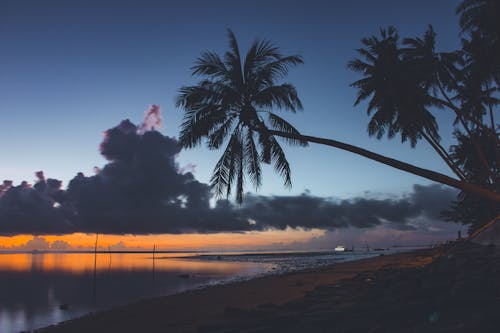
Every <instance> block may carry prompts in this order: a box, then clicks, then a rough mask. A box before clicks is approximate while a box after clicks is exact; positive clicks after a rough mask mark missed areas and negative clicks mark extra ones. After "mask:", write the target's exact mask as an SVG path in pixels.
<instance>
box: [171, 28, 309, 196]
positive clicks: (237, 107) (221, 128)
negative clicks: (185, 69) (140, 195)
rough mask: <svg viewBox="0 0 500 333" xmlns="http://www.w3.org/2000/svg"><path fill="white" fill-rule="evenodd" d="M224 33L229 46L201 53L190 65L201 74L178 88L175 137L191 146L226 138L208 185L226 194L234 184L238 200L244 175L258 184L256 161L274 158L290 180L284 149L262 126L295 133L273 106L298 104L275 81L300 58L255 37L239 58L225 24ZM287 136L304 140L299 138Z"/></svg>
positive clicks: (290, 89)
mask: <svg viewBox="0 0 500 333" xmlns="http://www.w3.org/2000/svg"><path fill="white" fill-rule="evenodd" d="M228 35H229V50H228V51H227V52H226V53H225V54H224V55H223V56H220V55H218V54H217V53H214V52H204V53H202V54H201V56H200V57H199V58H198V59H197V60H196V62H195V65H194V66H193V67H192V68H191V70H192V75H194V76H199V77H201V78H202V80H201V81H200V82H198V84H196V85H193V86H184V87H182V88H180V90H179V95H178V97H177V106H178V107H181V108H183V109H184V112H185V113H184V121H183V123H182V125H181V132H180V138H179V141H180V143H181V145H182V146H183V147H185V148H192V147H195V146H198V145H200V144H201V143H202V141H203V139H205V140H206V144H207V146H208V148H209V149H219V148H220V147H221V146H222V145H223V144H224V143H225V142H227V144H226V148H225V149H224V152H223V153H222V156H221V158H220V159H219V161H218V162H217V164H216V166H215V168H214V170H213V174H212V178H211V181H210V183H211V184H210V185H211V187H212V189H213V190H214V192H215V194H216V195H217V196H218V197H221V196H226V197H228V196H229V195H230V193H231V191H232V190H233V189H234V186H236V199H237V201H238V202H239V203H241V202H242V200H243V186H244V181H245V178H246V176H248V177H249V179H250V181H251V183H253V185H254V187H255V188H256V189H257V188H258V187H259V186H260V185H261V174H262V173H261V163H265V164H271V163H272V164H274V169H275V171H276V172H277V173H278V174H279V175H280V176H281V177H282V178H283V180H284V185H285V186H286V187H290V186H291V175H290V166H289V163H288V161H287V159H286V156H285V153H284V152H283V149H282V148H281V146H280V144H279V143H278V141H277V140H276V138H275V137H274V136H273V135H271V134H269V133H268V132H267V131H268V130H269V129H271V130H279V131H281V132H286V133H291V134H296V135H300V133H299V132H298V131H297V129H295V128H294V127H293V126H292V125H291V124H290V123H288V122H287V121H286V120H284V119H283V118H281V117H280V116H278V115H277V114H276V113H274V112H273V111H275V110H284V111H291V112H296V111H297V110H301V109H302V103H301V101H300V99H299V97H298V95H297V91H296V89H295V87H294V86H293V85H292V84H290V83H279V82H278V81H279V80H280V79H283V78H285V77H286V76H287V74H288V70H289V69H290V68H291V67H293V66H296V65H299V64H302V63H303V60H302V58H301V57H300V56H298V55H291V56H284V55H282V54H281V53H280V52H279V49H278V48H277V47H276V46H275V45H273V44H272V43H271V42H269V41H268V40H256V41H255V42H254V43H253V44H252V45H251V47H250V49H249V50H248V52H247V54H246V55H245V57H244V58H242V56H241V55H240V50H239V47H238V43H237V40H236V37H235V36H234V34H233V32H232V31H231V30H229V31H228ZM287 141H288V143H290V144H298V145H302V146H305V145H307V143H306V142H305V141H301V140H295V139H287Z"/></svg>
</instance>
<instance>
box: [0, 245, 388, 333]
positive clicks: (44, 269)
mask: <svg viewBox="0 0 500 333" xmlns="http://www.w3.org/2000/svg"><path fill="white" fill-rule="evenodd" d="M379 254H380V253H370V252H360V253H356V252H348V253H344V254H333V253H331V252H330V253H328V252H285V253H255V252H254V253H224V254H220V253H202V254H199V253H156V255H155V259H154V260H153V255H152V254H151V253H111V254H109V253H98V254H97V257H96V261H95V267H96V269H95V270H94V254H92V253H8V254H7V253H1V254H0V332H2V333H12V332H20V331H29V330H33V329H35V328H40V327H45V326H48V325H52V324H55V323H58V322H61V321H64V320H68V319H72V318H75V317H79V316H82V315H84V314H87V313H89V312H94V311H99V310H103V309H108V308H111V307H113V306H117V305H123V304H127V303H131V302H134V301H138V300H140V299H144V298H151V297H158V296H163V295H170V294H175V293H179V292H183V291H186V290H191V289H197V288H204V287H206V286H210V285H214V284H220V283H228V282H232V281H238V280H245V279H250V278H254V277H257V276H262V275H267V274H281V273H286V272H290V271H294V270H300V269H307V268H314V267H319V266H324V265H329V264H332V263H336V262H342V261H348V260H357V259H361V258H366V257H370V256H374V255H379Z"/></svg>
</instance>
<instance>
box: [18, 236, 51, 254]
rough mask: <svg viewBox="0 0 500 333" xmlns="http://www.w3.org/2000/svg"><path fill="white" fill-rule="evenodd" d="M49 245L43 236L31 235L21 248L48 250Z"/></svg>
mask: <svg viewBox="0 0 500 333" xmlns="http://www.w3.org/2000/svg"><path fill="white" fill-rule="evenodd" d="M49 247H50V244H49V242H47V241H46V240H45V238H43V237H33V239H30V240H29V241H28V242H27V243H26V244H25V245H24V246H22V248H23V249H24V250H30V251H32V250H48V249H49Z"/></svg>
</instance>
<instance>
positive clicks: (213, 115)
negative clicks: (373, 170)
mask: <svg viewBox="0 0 500 333" xmlns="http://www.w3.org/2000/svg"><path fill="white" fill-rule="evenodd" d="M229 40H230V50H229V51H228V52H227V53H226V54H225V55H224V57H220V56H219V55H217V54H216V53H213V52H205V53H203V54H202V56H201V57H200V58H198V60H197V61H196V63H195V66H194V67H193V68H192V70H193V74H194V75H200V76H202V77H204V79H203V80H201V81H200V82H199V83H198V84H197V85H195V86H187V87H182V88H181V89H180V94H179V96H178V99H177V105H178V106H180V107H182V108H183V109H184V110H185V115H184V122H183V123H182V125H181V134H180V139H179V140H180V143H181V144H182V146H183V147H185V148H191V147H195V146H198V145H200V144H201V143H202V140H203V139H206V143H207V146H208V147H209V148H210V149H218V148H219V147H220V146H221V145H222V144H223V143H224V141H227V146H226V149H225V150H224V152H223V154H222V156H221V158H220V159H219V161H218V162H217V164H216V166H215V169H214V172H213V175H212V179H211V186H212V188H213V189H214V190H215V193H216V195H218V196H223V195H226V196H228V195H229V194H230V193H231V191H232V190H233V185H234V182H235V181H236V198H237V200H238V202H241V201H242V199H243V197H242V194H243V182H244V178H245V174H248V175H249V176H250V180H251V181H252V182H253V184H254V185H255V186H256V187H258V186H259V185H260V184H261V169H260V163H261V162H263V163H274V165H275V169H276V171H278V173H279V174H280V175H281V176H282V177H283V178H284V183H285V186H290V185H291V178H290V166H289V164H288V161H287V160H286V157H285V155H284V152H283V150H282V148H281V146H280V145H279V144H278V142H277V140H276V137H281V138H283V139H285V140H287V141H288V142H289V143H292V144H299V145H306V144H307V143H317V144H321V145H326V146H330V147H334V148H337V149H341V150H345V151H348V152H351V153H354V154H357V155H360V156H363V157H365V158H368V159H371V160H374V161H377V162H380V163H382V164H385V165H388V166H391V167H393V168H396V169H399V170H402V171H405V172H409V173H412V174H414V175H417V176H420V177H423V178H426V179H429V180H432V181H435V182H438V183H441V184H445V185H448V186H452V187H455V188H458V189H460V190H462V191H467V192H470V193H474V194H475V195H477V196H479V197H482V198H485V199H488V200H492V201H495V202H500V194H499V193H496V192H494V191H490V190H488V189H485V188H482V187H480V186H477V185H475V184H472V183H469V182H468V181H465V180H463V179H456V178H452V177H449V176H447V175H444V174H441V173H439V172H435V171H432V170H428V169H424V168H420V167H417V166H414V165H411V164H409V163H405V162H402V161H399V160H396V159H393V158H390V157H387V156H383V155H380V154H377V153H375V152H372V151H369V150H366V149H363V148H361V147H357V146H354V145H350V144H348V143H344V142H341V141H337V140H332V139H325V138H319V137H314V136H308V135H302V134H300V133H299V131H298V130H297V129H295V128H294V127H293V126H292V125H291V124H290V123H288V122H287V121H285V120H284V119H282V118H281V117H279V116H278V115H276V114H275V113H274V112H272V111H273V110H274V109H276V110H289V111H292V112H295V111H296V110H300V109H302V104H301V103H300V100H299V98H298V96H297V92H296V90H295V88H294V87H293V86H292V85H291V84H289V83H284V84H277V83H276V80H277V79H280V78H283V77H285V76H286V75H287V73H288V70H289V68H290V67H291V66H295V65H298V64H301V63H302V58H301V57H299V56H283V55H281V54H280V53H279V52H278V49H277V48H276V47H275V46H273V45H272V44H271V43H270V42H268V41H257V42H255V43H254V44H253V45H252V47H251V48H250V50H249V51H248V53H247V55H246V57H245V59H244V60H242V59H241V57H240V53H239V48H238V44H237V41H236V38H235V37H234V34H233V33H232V32H231V31H230V32H229ZM385 97H387V96H385ZM266 115H267V119H265V118H264V116H266ZM404 117H405V118H404ZM403 118H404V119H403ZM266 120H267V121H266ZM377 122H379V124H381V125H380V129H381V130H382V129H388V130H389V131H394V133H399V131H401V132H402V131H403V130H402V126H403V124H404V126H405V132H404V133H403V136H405V137H406V138H407V139H409V140H410V142H412V140H417V139H419V138H420V137H419V132H418V131H419V129H420V128H424V129H425V130H427V131H429V132H432V131H433V118H431V117H428V116H426V117H423V118H422V119H420V120H418V122H413V120H412V118H411V117H409V116H408V115H406V114H403V113H401V114H397V115H396V116H394V114H393V115H386V114H385V113H383V112H382V113H380V119H378V120H377ZM255 138H257V139H258V145H257V144H256V143H255ZM259 150H260V151H259Z"/></svg>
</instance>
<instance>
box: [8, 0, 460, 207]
mask: <svg viewBox="0 0 500 333" xmlns="http://www.w3.org/2000/svg"><path fill="white" fill-rule="evenodd" d="M456 3H457V2H456V1H397V2H396V1H360V0H358V1H350V2H340V1H335V2H334V1H328V2H327V1H273V2H272V3H271V2H270V1H252V2H249V1H168V2H167V1H127V0H123V1H62V0H61V1H59V0H46V1H34V0H33V1H25V0H3V1H2V4H1V10H0V45H1V50H2V51H1V52H0V123H1V124H2V129H1V131H0V142H1V143H2V155H3V158H2V163H1V165H0V178H2V179H12V180H14V181H15V182H16V183H17V182H19V181H21V180H22V179H26V180H28V181H33V180H34V179H35V177H34V174H33V172H34V171H37V170H44V171H45V174H46V176H48V177H53V178H58V179H62V180H63V181H64V184H65V185H66V184H67V181H68V180H69V179H71V178H72V177H73V176H74V175H75V174H76V173H77V172H78V171H83V172H85V173H86V174H91V173H92V172H93V171H92V170H93V167H94V166H102V165H103V164H104V163H105V160H104V159H103V158H102V157H101V156H100V154H99V151H98V145H99V143H100V141H101V139H102V133H103V131H105V130H106V129H108V128H111V127H113V126H115V125H116V124H117V123H119V122H120V121H121V120H122V119H125V118H130V119H131V121H133V122H136V123H139V122H141V120H142V117H143V111H144V110H145V109H146V108H147V107H148V106H149V105H150V104H159V105H160V106H161V108H162V110H163V118H164V127H163V132H164V133H166V134H168V135H170V136H177V135H178V131H179V124H180V122H181V118H182V111H181V110H179V109H177V108H175V102H174V100H175V96H176V93H177V90H178V89H179V88H180V87H181V86H182V85H186V84H193V83H195V82H196V78H192V77H191V76H190V70H189V68H190V67H191V66H192V63H193V61H194V59H195V58H196V57H197V56H198V55H199V54H200V53H201V52H203V51H205V50H213V51H216V52H224V51H225V50H226V47H227V37H226V30H227V28H231V29H232V30H233V31H234V32H235V34H236V36H237V38H238V40H239V42H240V47H241V49H242V50H246V48H247V47H248V46H249V44H250V43H251V42H252V41H253V40H254V39H255V38H256V37H259V38H268V39H270V40H272V41H274V42H275V43H276V44H277V45H278V46H279V47H280V48H281V49H282V51H283V52H284V53H286V54H300V55H302V56H303V57H304V60H305V64H304V65H302V66H300V67H298V68H296V69H294V70H292V72H291V75H290V76H289V78H288V80H287V81H290V82H292V83H293V84H295V86H296V87H297V89H298V91H299V96H300V97H301V99H302V102H303V104H304V111H303V112H302V113H300V114H289V115H285V118H286V119H288V120H289V121H290V122H292V123H293V124H295V125H296V127H297V128H299V129H300V130H301V131H302V132H303V133H305V134H310V135H315V136H322V137H327V138H334V139H338V140H342V141H346V142H349V143H351V144H355V145H359V146H362V147H364V148H367V149H370V150H374V151H377V152H379V153H382V154H386V155H389V156H391V157H395V158H398V159H401V160H404V161H407V162H409V163H414V164H417V165H419V166H422V167H427V168H431V169H434V170H436V171H439V172H443V173H446V174H450V173H449V172H448V170H447V168H446V166H445V165H444V163H442V162H441V161H440V160H439V159H438V157H437V156H436V155H435V154H434V153H433V152H432V151H431V150H430V149H429V148H428V147H427V146H426V145H425V143H424V142H420V143H419V144H418V145H417V148H416V149H410V146H409V144H401V143H400V142H399V141H398V140H393V141H388V140H385V139H384V140H382V141H377V140H376V139H371V138H369V137H368V135H367V133H366V124H367V122H368V117H367V116H366V114H365V112H364V109H363V107H362V106H360V107H357V108H354V107H353V102H354V98H355V90H354V89H353V88H350V87H349V84H350V83H351V82H353V81H355V80H356V79H357V78H358V76H357V75H356V74H355V73H352V72H350V71H349V70H347V69H346V63H347V62H348V61H349V60H350V59H352V58H353V57H355V56H356V54H355V51H354V50H355V49H356V48H358V47H359V46H360V39H361V38H362V37H365V36H368V35H371V34H376V33H377V32H378V29H379V27H384V26H388V25H394V26H396V27H397V28H398V29H399V31H400V35H402V36H415V35H422V34H423V32H424V31H425V29H426V27H427V25H428V24H429V23H430V24H433V25H434V28H435V31H436V32H437V34H438V37H437V39H438V47H439V48H440V49H443V50H451V49H456V48H457V47H458V43H459V36H458V35H459V29H458V23H457V18H456V17H455V15H454V8H455V6H456ZM436 115H437V118H438V120H439V123H440V127H441V129H442V136H443V141H444V144H445V145H446V146H447V145H449V144H450V143H451V142H452V141H451V136H450V135H449V133H451V128H450V123H451V119H452V118H451V115H450V114H449V113H448V114H447V113H445V112H443V111H437V112H436ZM286 152H287V155H288V158H289V161H290V163H291V166H292V177H293V178H292V181H293V184H294V185H293V188H292V190H290V191H288V190H285V189H284V188H283V187H282V186H281V180H280V179H279V177H278V176H276V175H274V174H273V172H272V170H271V169H266V171H265V178H264V185H263V187H262V188H261V190H260V191H259V193H260V194H264V195H267V194H290V195H292V194H298V193H302V192H303V191H305V190H306V189H308V190H310V191H311V193H312V194H314V195H318V196H328V197H330V196H333V197H343V198H345V197H352V196H357V195H362V194H363V193H364V192H365V191H369V192H372V194H371V195H372V196H373V195H377V193H384V194H388V193H392V194H394V195H398V194H400V193H402V192H405V191H409V190H410V189H411V186H412V185H413V184H415V183H420V184H429V182H428V181H426V180H423V179H420V178H418V177H416V176H412V175H407V174H405V173H403V172H400V171H397V170H393V169H391V168H388V167H386V166H382V165H378V164H376V163H375V162H371V161H369V160H366V159H363V158H360V157H357V156H354V155H351V154H349V153H346V152H341V151H337V150H334V149H332V148H328V147H320V146H310V147H308V148H297V147H289V148H286ZM219 155H220V152H214V151H208V150H207V149H205V148H199V149H194V150H189V151H183V152H182V153H181V155H180V156H179V163H180V165H185V164H188V163H192V164H195V165H196V166H197V167H196V173H195V176H196V177H197V179H199V180H200V181H203V182H208V180H209V177H210V173H211V170H212V168H213V166H214V165H215V162H216V160H217V159H218V157H219ZM248 190H252V188H248Z"/></svg>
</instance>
